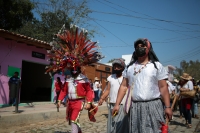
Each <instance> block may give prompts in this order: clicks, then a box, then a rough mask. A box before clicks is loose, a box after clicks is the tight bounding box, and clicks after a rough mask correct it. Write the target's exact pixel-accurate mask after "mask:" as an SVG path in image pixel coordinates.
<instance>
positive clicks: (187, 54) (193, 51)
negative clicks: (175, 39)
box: [163, 46, 200, 63]
mask: <svg viewBox="0 0 200 133" xmlns="http://www.w3.org/2000/svg"><path fill="white" fill-rule="evenodd" d="M196 54H200V46H198V47H196V48H193V49H191V50H189V51H187V52H185V53H184V54H181V55H179V56H175V57H173V58H172V59H169V60H167V61H164V62H163V63H167V62H173V61H177V60H180V59H183V58H188V57H190V56H192V57H193V55H196Z"/></svg>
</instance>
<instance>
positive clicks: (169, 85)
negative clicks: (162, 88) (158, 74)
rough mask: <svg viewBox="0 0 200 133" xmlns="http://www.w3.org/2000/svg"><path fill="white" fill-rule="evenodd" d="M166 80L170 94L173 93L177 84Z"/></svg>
mask: <svg viewBox="0 0 200 133" xmlns="http://www.w3.org/2000/svg"><path fill="white" fill-rule="evenodd" d="M166 82H167V85H168V90H169V94H171V93H172V91H174V90H175V86H173V85H172V83H171V82H169V81H168V80H167V81H166Z"/></svg>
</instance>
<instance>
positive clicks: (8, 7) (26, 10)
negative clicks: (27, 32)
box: [0, 0, 34, 30]
mask: <svg viewBox="0 0 200 133" xmlns="http://www.w3.org/2000/svg"><path fill="white" fill-rule="evenodd" d="M33 8H34V4H33V3H31V2H30V0H0V14H1V15H0V20H1V21H0V28H2V29H5V30H16V29H19V28H21V27H22V26H23V25H24V24H26V23H27V22H29V21H31V20H32V19H33V13H32V12H31V11H32V9H33Z"/></svg>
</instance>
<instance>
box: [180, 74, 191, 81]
mask: <svg viewBox="0 0 200 133" xmlns="http://www.w3.org/2000/svg"><path fill="white" fill-rule="evenodd" d="M180 78H182V79H185V80H190V78H191V76H189V74H187V73H183V75H182V76H180Z"/></svg>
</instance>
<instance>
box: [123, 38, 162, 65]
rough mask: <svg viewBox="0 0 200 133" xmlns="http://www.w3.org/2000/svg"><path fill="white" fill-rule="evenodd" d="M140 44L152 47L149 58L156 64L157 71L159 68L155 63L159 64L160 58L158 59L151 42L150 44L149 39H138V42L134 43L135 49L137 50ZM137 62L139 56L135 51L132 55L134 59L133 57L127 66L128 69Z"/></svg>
mask: <svg viewBox="0 0 200 133" xmlns="http://www.w3.org/2000/svg"><path fill="white" fill-rule="evenodd" d="M138 44H144V45H146V46H147V45H150V48H149V53H148V57H149V59H150V60H151V62H152V63H153V64H154V67H155V68H156V69H158V68H157V66H156V64H155V62H159V60H158V58H157V56H156V54H155V52H154V51H153V47H152V45H151V42H150V41H149V40H148V39H146V38H140V39H138V40H136V41H135V42H134V48H136V46H137V45H138ZM137 60H138V57H137V55H136V54H135V51H134V52H133V54H132V57H131V61H130V63H129V65H127V68H128V67H129V66H131V65H133V63H135V62H136V61H137Z"/></svg>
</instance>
